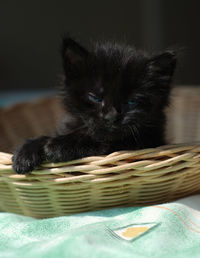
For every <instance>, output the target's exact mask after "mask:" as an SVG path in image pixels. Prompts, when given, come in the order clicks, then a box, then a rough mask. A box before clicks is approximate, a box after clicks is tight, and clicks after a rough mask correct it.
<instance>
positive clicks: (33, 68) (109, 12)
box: [0, 0, 200, 98]
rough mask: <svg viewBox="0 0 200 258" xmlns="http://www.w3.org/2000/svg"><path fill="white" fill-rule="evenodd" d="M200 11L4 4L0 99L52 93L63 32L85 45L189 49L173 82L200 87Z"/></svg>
mask: <svg viewBox="0 0 200 258" xmlns="http://www.w3.org/2000/svg"><path fill="white" fill-rule="evenodd" d="M199 13H200V1H197V0H196V1H195V0H190V1H181V0H173V1H165V0H126V1H120V0H109V1H108V0H101V1H89V0H84V1H81V0H79V1H76V0H73V1H70V0H69V1H67V0H57V1H51V0H48V1H47V0H42V1H41V0H40V1H38V0H34V1H32V0H29V1H27V0H20V1H14V0H13V1H11V0H7V1H1V3H0V37H1V39H0V95H1V96H2V97H4V96H6V95H5V94H7V93H8V91H9V92H10V91H11V90H12V92H18V93H20V92H21V90H25V91H27V90H34V91H35V92H36V89H37V90H39V89H40V90H44V89H48V90H52V89H54V88H55V85H56V81H57V79H56V78H57V75H59V74H60V73H61V72H62V68H61V60H60V53H59V49H60V44H61V37H62V35H63V34H65V33H71V34H72V35H73V36H75V38H77V39H79V41H81V42H82V43H83V44H85V45H86V46H87V45H89V43H90V41H91V40H96V39H114V40H119V41H125V42H127V43H129V44H134V45H135V46H136V47H137V48H143V49H146V50H151V51H152V50H161V49H165V48H168V47H173V46H175V47H185V50H184V52H183V53H181V56H180V58H179V65H178V69H177V72H176V76H175V82H176V84H180V85H183V84H187V85H199V84H200V69H199V60H200V33H199V25H200V15H199ZM41 92H43V91H41ZM3 94H4V95H3ZM2 97H1V98H2Z"/></svg>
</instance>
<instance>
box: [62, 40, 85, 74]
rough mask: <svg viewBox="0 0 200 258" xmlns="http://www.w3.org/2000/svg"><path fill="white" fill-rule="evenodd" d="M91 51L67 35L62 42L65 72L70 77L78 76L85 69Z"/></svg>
mask: <svg viewBox="0 0 200 258" xmlns="http://www.w3.org/2000/svg"><path fill="white" fill-rule="evenodd" d="M88 56H89V52H88V51H87V50H86V49H85V48H84V47H82V46H81V45H80V44H79V43H77V42H76V41H74V40H73V39H71V38H68V37H65V38H64V39H63V44H62V58H63V65H64V70H65V73H66V74H67V75H68V76H69V77H70V76H71V77H78V76H79V75H80V74H81V71H82V72H83V71H84V65H85V63H86V59H87V58H88Z"/></svg>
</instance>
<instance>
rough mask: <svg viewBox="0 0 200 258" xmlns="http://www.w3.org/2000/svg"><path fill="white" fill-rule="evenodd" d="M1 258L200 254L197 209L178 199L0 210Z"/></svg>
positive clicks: (168, 257) (94, 257)
mask: <svg viewBox="0 0 200 258" xmlns="http://www.w3.org/2000/svg"><path fill="white" fill-rule="evenodd" d="M0 257H1V258H4V257H5V258H9V257H13V258H18V257H19V258H21V257H26V258H29V257H30V258H40V257H43V258H57V257H58V258H63V257H67V258H70V257H78V258H80V257H85V258H89V257H92V258H96V257H97V258H99V257H104V258H106V257H115V258H117V257H119V258H122V257H123V258H125V257H134V258H137V257H145V258H146V257H151V258H152V257H154V258H156V257H162V258H165V257H166V258H173V257H177V258H178V257H180V258H185V257H192V258H195V257H198V258H199V257H200V212H199V211H196V210H194V209H192V208H189V207H188V206H186V205H183V204H178V203H170V204H163V205H158V206H151V207H141V208H132V207H131V208H118V209H110V210H104V211H98V212H88V213H82V214H78V215H73V216H66V217H57V218H51V219H43V220H36V219H33V218H30V217H24V216H19V215H15V214H9V213H0Z"/></svg>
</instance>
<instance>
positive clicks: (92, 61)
mask: <svg viewBox="0 0 200 258" xmlns="http://www.w3.org/2000/svg"><path fill="white" fill-rule="evenodd" d="M62 58H63V66H64V75H65V81H64V87H63V92H62V96H63V103H64V106H65V108H66V110H67V111H68V112H70V113H69V114H68V115H66V117H65V118H64V119H63V122H62V124H61V125H60V126H59V128H58V130H57V132H56V135H55V136H51V137H50V136H49V137H47V136H41V137H39V138H36V139H31V140H28V141H26V142H25V143H24V144H23V145H22V146H20V147H19V148H18V149H17V151H16V152H15V154H14V157H13V168H14V170H15V171H16V172H17V173H19V174H24V173H27V172H30V171H31V170H33V169H34V168H35V167H37V166H39V165H40V164H41V162H43V161H45V160H48V161H52V162H59V161H68V160H72V159H77V158H82V157H85V156H90V155H101V154H108V153H111V152H113V151H118V150H128V149H132V150H133V149H140V148H147V147H156V146H159V145H163V144H164V143H165V141H164V131H165V115H164V108H165V107H166V105H167V104H168V101H169V94H170V83H171V79H172V75H173V73H174V69H175V65H176V54H175V52H173V51H165V52H163V53H160V54H157V55H148V54H146V53H144V52H141V51H138V50H136V49H135V48H133V47H129V46H123V45H118V44H112V43H104V44H99V43H98V44H96V45H95V46H94V48H93V50H92V51H88V50H86V49H85V48H83V47H82V46H80V45H79V44H78V43H77V42H75V41H74V40H72V39H71V38H65V39H64V40H63V48H62Z"/></svg>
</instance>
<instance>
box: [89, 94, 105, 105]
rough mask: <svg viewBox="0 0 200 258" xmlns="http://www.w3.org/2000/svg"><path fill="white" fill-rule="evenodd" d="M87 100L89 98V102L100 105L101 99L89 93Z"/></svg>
mask: <svg viewBox="0 0 200 258" xmlns="http://www.w3.org/2000/svg"><path fill="white" fill-rule="evenodd" d="M88 98H89V100H91V101H92V102H95V103H101V102H102V99H101V98H99V97H97V96H95V95H94V94H93V93H89V94H88Z"/></svg>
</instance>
